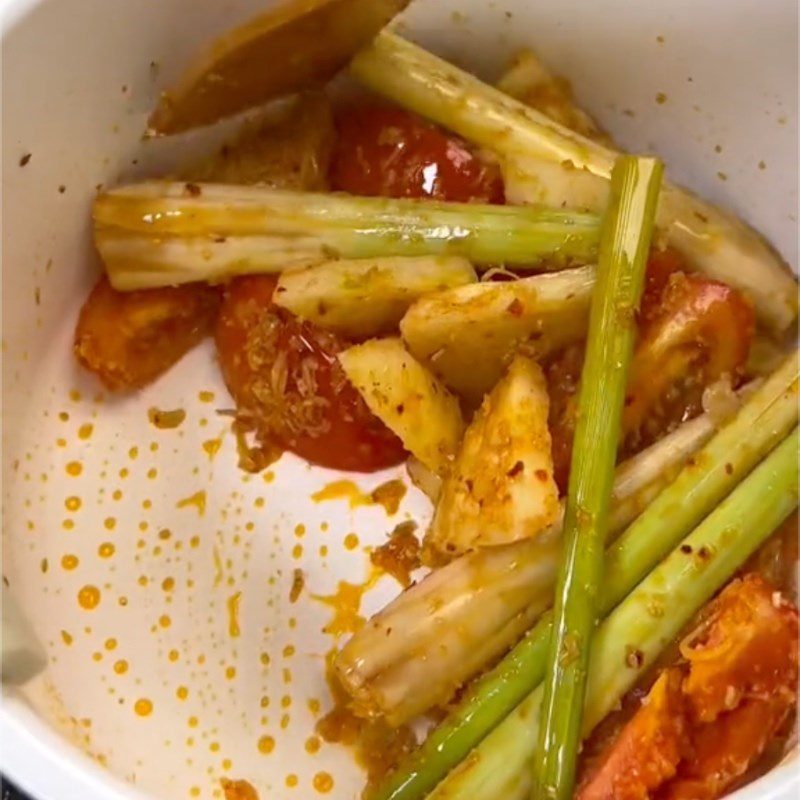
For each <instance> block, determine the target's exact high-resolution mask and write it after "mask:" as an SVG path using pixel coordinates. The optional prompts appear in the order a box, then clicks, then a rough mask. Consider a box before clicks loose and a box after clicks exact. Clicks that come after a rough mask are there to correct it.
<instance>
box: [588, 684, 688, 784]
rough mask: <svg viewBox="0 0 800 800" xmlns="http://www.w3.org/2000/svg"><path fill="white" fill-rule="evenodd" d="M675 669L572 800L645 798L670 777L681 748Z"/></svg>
mask: <svg viewBox="0 0 800 800" xmlns="http://www.w3.org/2000/svg"><path fill="white" fill-rule="evenodd" d="M681 678H682V675H681V672H680V670H676V669H671V670H666V671H665V672H663V673H662V674H661V676H660V677H659V679H658V680H657V681H656V682H655V684H653V688H652V689H651V690H650V694H649V695H648V696H647V698H646V700H645V702H644V703H643V704H642V705H641V707H640V708H639V710H638V711H637V712H636V714H634V716H633V717H632V719H631V720H630V722H628V724H627V725H626V726H625V727H624V728H623V729H622V731H621V733H620V735H619V736H618V737H617V739H616V741H615V742H614V743H613V744H612V745H611V747H610V748H609V749H608V751H607V752H606V754H605V756H604V757H603V759H602V761H601V762H600V764H599V765H598V767H597V769H596V770H595V771H594V773H593V774H592V775H590V776H589V777H588V779H587V780H586V781H585V782H584V783H583V785H582V786H581V787H580V789H579V790H578V793H577V800H647V798H649V797H650V792H651V791H653V790H654V789H657V788H658V787H659V786H661V785H662V784H663V783H664V781H666V780H669V779H670V778H672V777H673V776H674V775H675V773H676V771H677V767H678V764H679V763H680V760H681V758H682V755H683V752H684V750H685V749H686V743H687V740H686V722H685V719H684V716H683V698H682V696H681Z"/></svg>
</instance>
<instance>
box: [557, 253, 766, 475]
mask: <svg viewBox="0 0 800 800" xmlns="http://www.w3.org/2000/svg"><path fill="white" fill-rule="evenodd" d="M686 269H687V268H686V263H685V261H684V260H683V258H682V257H681V256H680V255H679V254H678V253H677V252H675V251H674V250H669V249H667V250H661V251H653V252H652V253H651V255H650V258H649V260H648V264H647V273H646V278H645V289H644V293H643V296H642V304H641V309H640V313H639V336H638V340H637V343H636V349H635V350H634V355H633V361H632V363H631V371H630V376H629V380H628V389H627V393H626V398H625V408H624V410H623V415H622V434H623V444H622V448H621V451H622V454H623V455H630V454H632V453H635V452H637V451H638V450H641V449H642V448H643V447H646V446H647V445H649V444H651V443H652V442H654V441H655V440H656V439H659V438H660V437H662V436H663V435H664V434H665V433H667V432H668V431H669V430H671V429H672V428H674V427H675V426H676V425H677V424H678V423H680V422H681V421H683V420H685V419H689V418H691V417H693V416H696V415H697V414H698V413H699V412H700V410H701V407H702V403H701V401H702V395H703V391H704V389H705V388H706V387H707V386H710V385H711V384H713V383H714V382H716V381H718V380H719V379H720V378H722V377H724V376H729V377H730V378H731V382H732V384H733V385H736V384H738V383H739V382H740V380H741V377H742V374H743V371H744V366H745V363H746V361H747V356H748V353H749V351H750V345H751V343H752V341H753V336H754V333H755V317H754V315H753V310H752V308H751V306H750V303H749V302H748V301H747V300H746V299H745V297H744V296H743V295H742V294H741V293H740V292H737V291H736V290H735V289H731V288H730V287H729V286H726V285H725V284H723V283H719V282H717V281H713V280H711V279H709V278H706V277H705V276H702V275H697V274H692V273H687V272H686ZM582 367H583V345H572V346H570V347H568V348H567V349H565V350H564V351H562V352H561V353H560V354H559V356H558V357H556V358H555V359H554V360H553V361H551V362H550V364H549V365H547V367H546V372H547V377H548V386H549V390H550V432H551V435H552V438H553V461H554V465H555V474H556V481H557V482H558V485H559V487H561V489H562V491H565V490H566V486H567V481H568V478H569V464H570V457H571V454H572V438H573V435H574V431H575V420H576V415H577V391H578V385H579V383H580V376H581V370H582Z"/></svg>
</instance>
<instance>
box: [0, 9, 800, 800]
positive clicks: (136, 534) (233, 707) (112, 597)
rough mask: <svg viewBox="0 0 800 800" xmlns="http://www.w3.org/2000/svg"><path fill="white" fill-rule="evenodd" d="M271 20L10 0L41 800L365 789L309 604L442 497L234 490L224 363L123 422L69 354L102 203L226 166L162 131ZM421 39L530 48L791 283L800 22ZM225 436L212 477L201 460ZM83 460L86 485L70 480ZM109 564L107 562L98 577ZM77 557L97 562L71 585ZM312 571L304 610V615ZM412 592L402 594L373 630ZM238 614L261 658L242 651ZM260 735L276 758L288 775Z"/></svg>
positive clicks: (473, 13) (16, 734)
mask: <svg viewBox="0 0 800 800" xmlns="http://www.w3.org/2000/svg"><path fill="white" fill-rule="evenodd" d="M263 6H264V2H263V1H262V2H259V0H206V2H198V0H158V2H154V0H150V1H149V2H141V1H140V0H139V1H138V2H137V1H136V0H4V1H3V2H2V3H0V8H2V11H3V14H4V22H3V290H2V296H3V346H2V355H3V412H4V413H3V445H4V447H3V489H4V492H3V511H4V540H3V555H4V562H3V573H4V576H5V578H6V579H7V580H8V582H9V584H10V589H9V590H10V592H11V593H13V595H14V596H15V598H16V599H17V600H18V601H19V602H20V604H21V606H22V607H23V609H24V610H25V612H26V613H27V615H28V617H29V618H30V620H31V622H32V623H33V626H34V627H35V629H36V631H37V632H38V635H39V637H40V638H41V640H42V641H43V642H44V644H45V646H46V648H47V650H48V654H49V657H50V667H49V669H48V670H47V674H46V675H45V676H44V677H43V678H41V679H38V680H37V681H35V682H34V684H32V685H31V686H29V687H27V688H26V690H25V691H22V692H19V691H10V690H9V691H7V693H6V694H5V697H4V700H3V707H2V711H1V712H0V733H1V734H2V762H1V763H0V767H1V768H2V770H3V771H4V772H5V773H7V774H8V775H9V776H10V777H12V778H13V779H14V780H16V781H18V782H19V783H20V784H21V785H22V786H23V787H24V788H26V789H28V790H29V791H30V792H31V793H32V794H33V795H34V796H35V797H37V798H39V799H40V800H71V799H72V798H75V799H76V800H77V799H78V798H80V800H95V799H96V798H103V800H105V799H106V798H134V797H138V798H141V797H151V798H152V797H160V798H171V799H177V798H189V797H193V796H199V797H211V796H214V794H215V792H216V795H217V796H219V782H218V779H219V777H220V776H221V775H227V776H229V777H241V778H247V779H248V780H250V781H252V782H253V783H254V784H255V785H256V786H257V788H258V789H259V790H260V793H261V797H262V798H267V797H269V798H283V797H286V798H290V797H298V796H300V797H314V796H316V793H315V791H314V790H313V789H312V779H313V776H314V774H315V773H316V772H318V771H320V770H326V771H328V772H330V773H331V774H332V775H333V776H334V779H335V786H334V789H333V792H332V793H331V795H330V796H334V797H337V798H351V797H356V796H357V793H358V789H359V787H360V784H361V776H360V773H359V771H358V770H357V768H356V767H355V766H354V765H353V764H352V763H351V761H350V758H349V756H348V755H347V754H346V753H344V752H342V751H341V750H339V749H338V748H336V747H329V746H323V748H322V750H321V751H320V752H319V753H318V754H316V755H310V754H308V753H307V752H306V749H305V748H304V743H305V741H306V739H307V738H308V737H309V736H310V735H311V733H312V728H313V719H314V714H313V713H312V710H311V709H310V706H309V701H310V700H311V701H313V700H314V699H317V698H318V699H319V700H320V701H321V703H322V705H323V708H324V706H325V704H326V703H327V692H326V689H325V685H324V680H323V655H324V653H325V652H326V651H327V650H329V649H330V647H331V646H332V643H333V642H332V640H331V638H330V637H329V636H328V635H327V634H324V633H323V632H322V631H321V628H322V627H323V626H324V625H325V624H326V622H327V621H328V620H329V618H330V609H329V608H328V607H326V606H325V605H323V604H321V603H319V602H317V601H314V600H312V599H311V598H310V596H309V595H310V593H315V594H319V595H325V594H330V593H331V592H332V591H333V590H334V589H335V587H336V583H337V581H338V580H343V579H344V580H349V581H351V582H354V583H357V582H361V581H363V579H364V577H365V575H366V574H367V559H366V556H365V554H364V552H363V549H362V547H358V548H356V549H354V550H348V549H347V548H346V547H345V546H344V545H343V540H344V536H345V534H346V533H348V532H350V531H354V530H355V531H357V532H358V535H359V537H360V539H361V544H362V545H364V544H369V543H370V542H377V541H379V540H380V539H381V538H382V537H383V536H384V534H385V533H386V532H387V531H388V530H390V529H391V528H392V527H393V526H394V524H396V522H397V521H399V520H400V519H402V518H403V515H410V516H413V517H415V518H416V519H418V520H420V521H424V517H425V515H426V513H427V510H426V504H425V502H424V500H423V499H422V498H421V497H420V496H419V495H418V494H416V493H415V492H413V491H410V492H409V494H408V495H407V497H406V500H405V502H404V504H403V507H402V509H401V512H400V514H399V515H397V517H396V518H393V519H389V518H387V517H386V515H385V514H384V512H383V511H382V510H381V509H375V508H361V509H358V510H357V511H352V510H351V509H350V508H349V507H348V505H347V503H346V502H344V501H338V502H330V503H324V504H316V503H313V502H311V501H310V499H309V495H310V494H311V493H312V492H313V491H315V490H316V489H318V488H320V487H321V486H323V485H324V484H326V483H328V482H329V481H331V480H332V479H333V478H335V477H336V476H335V475H332V474H331V473H327V472H325V471H323V470H319V469H311V468H309V467H307V466H306V465H305V464H303V463H301V462H300V461H298V460H297V459H293V458H289V457H287V458H285V459H284V460H282V461H281V462H280V463H279V464H278V465H277V468H276V469H275V471H274V475H275V477H274V480H273V482H271V483H267V482H265V481H264V480H262V478H261V477H254V478H250V477H247V476H244V475H243V474H242V473H239V472H238V471H237V469H236V467H235V452H234V445H233V441H232V437H231V436H230V434H227V433H225V430H226V427H227V426H226V423H225V420H224V418H220V417H218V416H217V415H216V414H215V410H216V409H217V408H223V407H225V406H228V405H230V401H229V399H228V398H227V396H226V393H225V390H224V388H223V385H222V383H221V380H220V377H219V375H218V372H217V370H216V368H215V366H214V363H213V359H212V352H211V349H210V348H209V347H207V346H206V347H201V348H199V349H198V350H197V351H195V352H194V353H192V354H191V355H190V356H189V357H187V358H186V359H185V360H184V361H183V362H182V363H181V364H180V366H179V367H178V368H176V369H174V370H173V371H172V372H171V373H170V374H169V375H167V376H166V377H164V378H163V379H162V380H160V381H159V382H158V383H157V384H156V385H155V386H153V387H150V388H148V389H147V390H146V391H144V392H142V393H141V394H140V395H139V396H136V397H131V398H127V399H121V400H111V399H109V398H104V397H103V396H102V395H101V393H100V391H99V386H98V385H97V384H96V383H95V382H94V380H93V379H92V378H91V377H90V376H87V375H86V374H83V373H82V372H81V371H80V370H79V369H78V368H77V367H76V365H75V364H74V362H73V360H72V358H71V355H70V341H71V334H72V329H73V325H74V321H75V315H76V312H77V309H78V307H79V305H80V303H81V301H82V299H83V297H84V295H85V292H86V291H87V289H88V287H89V286H90V285H91V283H92V281H93V278H94V276H95V274H96V269H97V265H96V263H95V260H94V258H93V255H92V250H91V245H90V237H89V204H90V201H91V198H92V196H93V194H94V192H95V185H96V184H99V183H105V184H110V183H113V182H116V181H119V180H121V179H129V178H131V177H134V176H137V175H144V174H147V173H150V172H153V171H154V170H158V169H159V168H161V167H163V166H164V165H167V164H171V163H174V162H175V160H176V159H178V158H182V157H184V156H185V154H186V152H187V150H189V149H198V148H201V147H203V146H204V143H206V146H207V140H208V138H209V137H210V136H213V135H215V134H213V133H211V134H203V135H199V136H193V137H189V138H187V139H183V140H180V141H177V142H159V143H155V144H149V145H147V146H145V145H143V144H142V143H141V141H140V136H141V133H142V130H143V126H144V120H145V116H146V114H147V111H148V109H150V108H151V107H152V106H153V102H154V99H155V98H156V97H157V93H158V91H159V90H160V88H161V86H162V85H163V82H164V81H165V80H167V79H168V78H169V77H170V76H172V75H174V74H175V71H176V70H177V69H178V68H179V66H180V65H181V64H183V63H184V62H185V60H186V58H187V56H188V54H189V53H191V52H192V51H193V50H195V48H196V47H197V46H198V44H200V43H201V42H203V41H205V40H207V39H209V38H210V37H211V36H212V35H213V34H215V33H217V32H219V31H220V30H222V29H224V28H226V27H228V26H230V25H231V24H233V23H234V22H236V21H238V20H240V19H243V18H244V17H245V16H247V15H248V14H249V13H252V12H253V11H254V9H256V8H259V7H263ZM506 12H509V13H506ZM406 19H407V23H408V25H409V27H410V29H411V30H412V31H413V32H414V34H415V35H416V36H418V37H419V38H420V40H421V41H422V42H423V43H425V44H427V45H430V46H431V47H433V48H435V49H437V50H438V51H440V52H442V53H443V54H445V55H450V56H456V57H457V58H458V60H459V61H460V62H463V63H466V64H468V65H469V66H471V67H472V68H474V69H476V70H477V71H479V72H480V73H482V74H486V75H488V76H491V75H493V74H496V72H497V70H498V68H499V66H500V64H501V63H502V62H503V61H504V60H505V59H506V58H507V57H508V56H509V55H510V54H511V53H513V52H514V51H515V50H516V49H517V48H519V47H521V46H523V45H526V44H533V45H534V46H535V47H536V48H537V49H538V50H539V52H540V53H541V55H542V56H543V57H544V58H545V59H546V61H548V62H549V63H550V64H551V65H552V66H553V67H554V68H555V69H556V70H557V71H560V72H563V73H564V74H565V75H567V76H569V77H570V78H571V79H572V80H573V82H574V85H575V88H576V90H577V94H578V97H579V98H580V101H581V102H582V103H584V104H585V105H586V107H587V108H588V109H590V110H591V111H593V112H594V113H596V114H597V115H598V116H599V118H600V119H601V120H602V121H603V122H604V123H605V124H606V125H607V126H608V127H609V128H610V129H611V130H612V131H613V132H614V133H615V134H616V135H617V136H618V137H619V139H620V141H621V142H623V143H624V144H625V145H628V146H630V147H633V148H639V149H646V150H656V151H658V152H660V153H661V154H663V156H665V158H666V160H667V162H668V165H669V169H670V172H671V174H672V176H673V178H674V179H675V180H677V181H680V182H683V183H686V184H688V185H690V186H691V187H693V188H695V189H696V190H698V191H700V192H702V193H703V194H705V195H707V196H709V197H710V198H712V199H714V200H716V201H719V202H721V203H724V204H726V205H729V206H731V207H733V208H734V209H735V210H736V211H737V212H739V213H740V214H742V215H743V216H744V217H746V218H747V219H749V220H750V221H751V222H752V223H754V224H755V225H756V226H757V227H758V228H759V229H761V230H762V231H764V232H765V233H766V234H767V236H769V237H770V239H771V240H772V241H773V242H774V243H775V244H776V246H777V247H778V248H779V249H780V250H781V251H782V253H783V255H784V256H785V257H786V258H787V260H789V261H790V262H791V263H793V264H796V263H797V217H796V211H797V177H798V176H797V6H796V3H795V2H794V0H769V2H764V0H758V1H756V0H736V1H735V2H734V0H670V2H648V3H635V4H634V3H631V2H629V0H602V1H601V0H595V2H592V3H589V2H586V1H585V0H537V2H535V3H533V2H528V0H492V1H484V0H475V2H464V0H417V2H416V4H415V6H414V7H413V9H412V11H411V13H409V14H408V15H407V18H406ZM658 93H664V94H665V95H666V97H667V101H666V102H665V103H663V104H657V103H656V101H655V98H656V95H657V94H658ZM28 153H30V154H31V158H30V161H29V162H28V163H27V165H26V166H22V165H21V159H22V157H23V156H24V155H26V154H28ZM762 162H763V165H762V166H760V163H762ZM60 187H63V188H60ZM200 390H207V391H211V392H214V394H215V400H214V402H212V403H207V402H203V401H202V400H201V399H200V398H199V395H198V393H199V391H200ZM151 406H157V407H160V408H177V407H180V408H185V409H186V411H187V419H186V422H185V423H184V424H183V425H182V426H181V427H180V428H179V429H178V430H174V431H160V430H156V429H155V428H153V427H152V426H151V425H150V424H149V422H148V418H147V409H148V408H149V407H151ZM87 426H92V428H91V432H89V431H90V428H89V427H87ZM220 436H221V437H222V449H221V450H220V452H219V453H218V454H217V455H216V457H215V458H214V459H213V461H211V460H209V457H208V455H207V454H206V453H205V452H204V450H203V448H202V444H203V442H204V441H207V440H209V439H213V438H216V437H220ZM134 448H135V449H134ZM72 462H75V463H78V464H80V465H81V473H80V475H77V476H73V475H70V474H69V472H68V469H69V470H72V471H76V470H77V468H73V467H69V464H70V463H72ZM393 474H394V472H392V471H390V472H389V473H386V474H384V475H379V476H370V477H369V478H366V477H365V478H363V479H362V480H360V481H359V483H360V485H361V486H363V487H366V488H369V487H372V486H375V485H377V484H378V483H380V482H382V481H383V480H385V479H386V478H387V476H391V475H393ZM200 491H205V492H206V509H205V512H204V513H203V514H202V515H201V514H200V509H199V507H198V505H196V504H195V505H188V506H184V507H177V506H176V503H177V502H178V501H179V500H180V499H182V498H187V497H190V496H192V495H194V494H195V493H196V492H200ZM70 498H79V501H76V500H74V499H70ZM78 502H80V508H78V507H77V506H78ZM301 524H302V525H304V526H305V533H302V531H301V529H299V528H297V527H296V526H298V525H301ZM165 530H168V531H169V532H170V533H169V534H167V533H162V534H161V535H159V532H161V531H165ZM301 533H302V535H301ZM167 536H168V537H169V538H161V537H167ZM107 543H111V544H113V546H114V554H113V556H111V557H106V558H104V557H101V555H100V554H99V553H100V548H101V546H102V545H106V546H105V548H104V549H103V552H104V553H105V554H106V555H107V554H108V553H109V552H110V548H108V546H107ZM321 548H327V555H325V556H321V555H320V550H321ZM322 552H325V551H324V549H323V550H322ZM64 555H69V556H75V557H77V560H78V564H77V566H76V567H75V568H73V569H65V568H64V567H63V566H62V557H63V556H64ZM65 563H66V564H67V566H69V565H70V562H69V559H68V560H67V562H65ZM295 567H302V568H303V569H304V570H305V571H306V572H307V574H308V578H307V585H308V589H307V591H306V593H305V595H304V596H303V598H302V599H301V600H300V601H299V602H298V603H297V604H291V603H290V602H289V600H288V591H289V584H290V582H291V578H292V571H293V569H294V568H295ZM167 578H172V579H173V580H174V589H172V590H170V591H165V590H164V588H162V585H167V586H169V582H168V583H167V584H164V581H165V579H167ZM86 585H91V586H95V587H96V588H97V589H98V590H99V592H100V597H101V600H100V604H99V605H98V607H97V608H96V609H94V610H92V611H86V610H84V609H83V608H81V607H80V605H79V603H78V601H77V595H78V593H79V591H80V589H81V588H82V587H84V586H86ZM395 591H396V586H395V585H394V584H393V583H392V581H391V580H389V579H385V580H383V581H381V583H380V584H379V585H378V586H377V587H376V589H375V590H374V591H372V592H370V593H369V594H368V595H367V596H366V598H365V601H364V604H363V608H362V611H365V612H369V611H370V610H373V609H375V608H377V607H378V605H379V604H381V603H382V602H383V601H385V600H386V598H387V597H388V596H389V595H390V594H391V593H393V592H395ZM237 596H238V597H239V598H240V606H241V608H240V615H239V627H240V629H241V634H240V635H239V636H238V637H232V636H231V631H230V628H229V618H228V607H229V603H231V602H235V600H233V601H232V600H231V598H234V597H237ZM123 598H124V599H123ZM123 603H124V604H123ZM287 645H292V646H293V647H294V648H295V650H296V652H295V654H294V655H291V656H290V655H287V654H288V653H289V651H288V650H285V649H284V648H285V647H286V646H287ZM265 653H266V654H269V656H270V659H271V663H270V664H269V665H267V664H266V663H264V662H265V661H266V656H264V655H262V654H265ZM123 662H124V664H123ZM125 666H127V670H126V671H123V669H124V667H125ZM234 670H235V675H234ZM180 687H185V689H182V688H180ZM184 693H185V694H186V697H185V699H182V696H183V695H184ZM262 697H264V698H268V701H267V700H264V701H262V700H261V698H262ZM142 699H146V700H149V701H150V702H151V703H152V711H151V713H149V715H147V716H141V715H139V714H137V713H136V709H137V708H139V709H140V710H141V709H142V705H141V704H140V705H138V706H137V704H136V703H137V700H142ZM267 702H269V707H267V708H263V707H262V703H264V704H266V703H267ZM311 706H312V707H313V702H312V704H311ZM284 715H285V720H286V721H285V722H284V723H283V724H284V725H285V726H286V728H285V730H284V729H282V728H281V718H282V717H283V716H284ZM263 736H273V737H274V738H275V739H276V741H277V744H276V747H275V750H274V752H272V753H271V754H269V755H265V754H263V753H261V752H260V751H259V748H258V742H259V740H260V739H261V737H263ZM98 762H100V763H98ZM103 765H105V766H103ZM796 772H797V769H796V762H792V763H789V764H787V765H785V766H783V767H781V768H780V769H777V770H775V771H773V772H772V773H771V774H770V775H768V776H767V777H765V778H762V779H761V780H760V781H758V782H757V783H756V784H753V785H752V786H750V787H749V788H747V789H746V790H745V791H744V792H742V793H741V795H740V796H741V797H742V798H744V797H748V798H756V797H759V798H766V797H780V798H789V797H794V796H797V787H798V782H797V774H796ZM288 775H296V776H297V780H298V786H297V788H289V787H288V786H287V776H288ZM289 782H290V783H291V780H290V781H289Z"/></svg>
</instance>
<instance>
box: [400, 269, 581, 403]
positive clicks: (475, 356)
mask: <svg viewBox="0 0 800 800" xmlns="http://www.w3.org/2000/svg"><path fill="white" fill-rule="evenodd" d="M594 281H595V268H594V267H581V268H580V269H570V270H564V271H563V272H554V273H549V274H547V275H536V276H533V277H530V278H523V279H522V280H518V281H513V282H510V283H479V284H474V285H471V286H461V287H458V288H456V289H450V290H449V291H446V292H440V293H438V294H432V295H430V296H428V297H423V298H422V299H421V300H418V301H417V302H416V303H414V305H413V306H411V308H410V309H409V310H408V312H407V313H406V315H405V317H403V320H402V322H401V323H400V331H401V333H402V336H403V339H404V340H405V342H406V345H407V347H408V349H409V351H410V352H411V353H412V355H414V357H415V358H417V359H419V360H420V361H422V362H423V363H428V364H430V366H431V368H432V369H433V370H434V372H435V373H436V374H437V375H438V376H439V377H440V378H442V380H443V381H444V382H445V383H446V384H447V385H448V386H449V387H450V388H451V389H453V390H454V391H456V392H457V393H458V394H460V395H462V396H464V397H465V398H466V399H467V400H469V401H470V402H472V403H473V404H475V405H477V404H478V403H480V402H481V400H482V398H483V396H484V394H485V393H486V392H488V391H490V390H491V389H492V387H493V386H494V385H495V384H496V383H497V382H498V381H499V380H500V378H501V376H502V375H503V373H504V372H505V370H506V368H507V367H508V364H509V363H510V361H511V360H512V358H513V357H514V355H515V353H517V352H518V351H519V350H521V349H522V350H523V352H524V353H525V354H526V355H529V356H531V357H533V358H536V359H539V358H540V357H541V356H545V355H547V354H548V353H552V352H553V351H555V350H558V349H559V348H561V347H563V346H565V345H567V344H570V343H572V342H576V341H580V340H581V339H583V338H584V337H585V336H586V328H587V325H588V321H589V301H590V299H591V294H592V288H593V287H594Z"/></svg>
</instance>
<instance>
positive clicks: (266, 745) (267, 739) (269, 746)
mask: <svg viewBox="0 0 800 800" xmlns="http://www.w3.org/2000/svg"><path fill="white" fill-rule="evenodd" d="M274 749H275V740H274V739H273V738H272V737H271V736H262V737H261V738H260V739H259V740H258V752H259V753H261V754H262V755H265V756H267V755H269V754H270V753H271V752H272V751H273V750H274Z"/></svg>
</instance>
